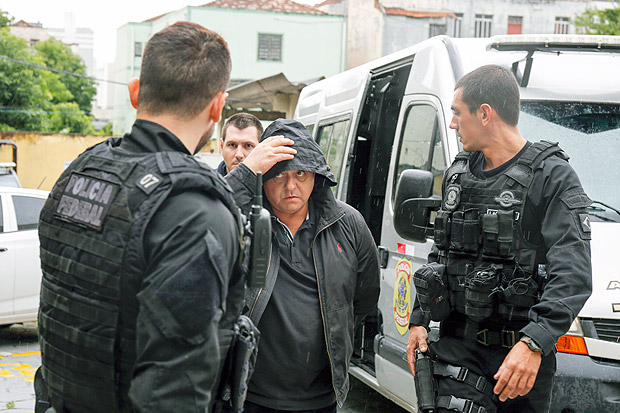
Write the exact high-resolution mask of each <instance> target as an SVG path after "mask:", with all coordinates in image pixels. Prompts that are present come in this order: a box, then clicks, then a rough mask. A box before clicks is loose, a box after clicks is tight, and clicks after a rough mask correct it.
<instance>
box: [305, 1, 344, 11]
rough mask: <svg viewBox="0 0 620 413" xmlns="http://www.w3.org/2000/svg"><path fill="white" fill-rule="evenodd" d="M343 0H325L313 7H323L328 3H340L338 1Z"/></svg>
mask: <svg viewBox="0 0 620 413" xmlns="http://www.w3.org/2000/svg"><path fill="white" fill-rule="evenodd" d="M342 1H343V0H325V1H323V2H321V3H319V4H315V5H314V6H312V7H316V8H317V9H318V8H319V7H323V6H327V5H328V4H338V3H342Z"/></svg>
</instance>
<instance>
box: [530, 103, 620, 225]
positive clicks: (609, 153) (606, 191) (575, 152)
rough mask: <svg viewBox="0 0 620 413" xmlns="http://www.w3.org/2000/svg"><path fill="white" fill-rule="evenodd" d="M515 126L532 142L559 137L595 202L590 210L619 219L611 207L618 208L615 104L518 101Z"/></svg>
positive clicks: (619, 151)
mask: <svg viewBox="0 0 620 413" xmlns="http://www.w3.org/2000/svg"><path fill="white" fill-rule="evenodd" d="M519 130H520V132H521V134H522V135H523V137H524V138H526V139H527V140H529V141H531V142H535V141H539V140H542V139H544V140H548V141H551V142H559V144H560V147H561V148H562V149H563V150H564V151H565V152H566V154H567V155H568V156H569V157H570V164H571V165H572V167H573V168H574V169H575V171H576V172H577V174H578V175H579V179H580V180H581V183H582V185H583V187H584V189H585V191H586V193H587V194H588V196H589V197H590V198H591V199H592V200H594V201H598V202H599V203H595V204H594V205H593V209H594V211H592V213H593V215H595V216H597V215H598V216H599V217H600V218H602V219H604V220H613V221H617V222H618V221H620V215H618V213H617V212H615V211H613V210H610V209H611V208H614V209H616V210H620V191H619V190H618V184H619V177H620V161H619V159H620V104H615V103H589V102H558V101H521V115H520V119H519ZM601 202H602V203H603V204H600V203H601ZM605 204H606V205H607V207H606V206H605ZM609 207H611V208H609Z"/></svg>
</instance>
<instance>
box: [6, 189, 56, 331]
mask: <svg viewBox="0 0 620 413" xmlns="http://www.w3.org/2000/svg"><path fill="white" fill-rule="evenodd" d="M48 194H49V192H48V191H40V190H37V189H24V188H10V187H1V186H0V326H2V325H8V324H14V323H24V322H30V321H36V319H37V311H38V309H39V288H40V284H41V264H40V261H39V236H38V232H37V226H38V223H39V213H40V212H41V208H42V207H43V204H44V203H45V200H46V199H47V197H48Z"/></svg>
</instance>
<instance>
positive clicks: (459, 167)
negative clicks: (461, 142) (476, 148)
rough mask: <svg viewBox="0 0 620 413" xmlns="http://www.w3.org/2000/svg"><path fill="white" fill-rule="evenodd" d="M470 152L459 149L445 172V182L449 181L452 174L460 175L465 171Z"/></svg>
mask: <svg viewBox="0 0 620 413" xmlns="http://www.w3.org/2000/svg"><path fill="white" fill-rule="evenodd" d="M471 156H472V153H471V152H465V151H461V152H459V153H458V154H456V156H455V157H454V162H452V165H450V167H449V168H448V171H447V172H446V182H449V181H450V180H451V179H453V178H452V177H453V176H454V175H460V174H463V173H465V172H467V165H468V164H469V161H470V159H471Z"/></svg>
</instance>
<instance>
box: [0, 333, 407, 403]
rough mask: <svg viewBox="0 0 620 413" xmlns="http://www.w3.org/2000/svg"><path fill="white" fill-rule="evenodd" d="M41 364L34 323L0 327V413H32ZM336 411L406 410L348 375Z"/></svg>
mask: <svg viewBox="0 0 620 413" xmlns="http://www.w3.org/2000/svg"><path fill="white" fill-rule="evenodd" d="M40 365H41V353H40V352H39V345H38V343H37V331H36V327H35V326H34V325H26V326H21V325H17V324H16V325H14V326H12V327H10V328H3V329H0V412H10V413H33V412H34V389H33V380H34V373H35V371H36V369H37V368H38V367H39V366H40ZM338 411H339V413H405V410H403V409H401V408H400V407H398V406H397V405H395V404H393V403H392V402H390V401H389V400H387V399H385V398H384V397H383V396H381V395H380V394H378V393H376V392H375V391H374V390H372V389H370V388H369V387H367V386H366V385H364V384H363V383H361V382H359V381H357V380H356V379H354V378H351V391H350V392H349V397H348V398H347V402H346V403H345V405H344V407H343V408H342V409H339V410H338Z"/></svg>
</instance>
